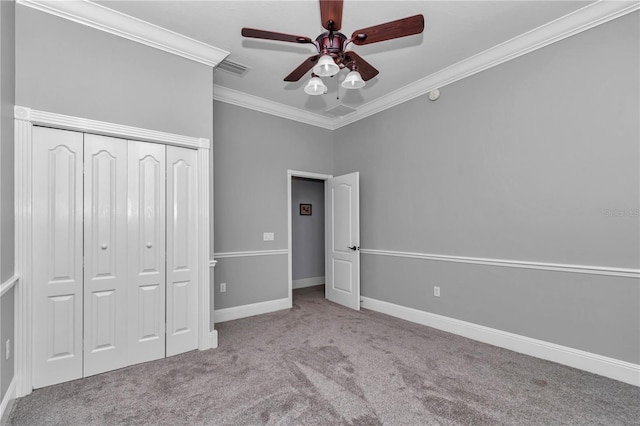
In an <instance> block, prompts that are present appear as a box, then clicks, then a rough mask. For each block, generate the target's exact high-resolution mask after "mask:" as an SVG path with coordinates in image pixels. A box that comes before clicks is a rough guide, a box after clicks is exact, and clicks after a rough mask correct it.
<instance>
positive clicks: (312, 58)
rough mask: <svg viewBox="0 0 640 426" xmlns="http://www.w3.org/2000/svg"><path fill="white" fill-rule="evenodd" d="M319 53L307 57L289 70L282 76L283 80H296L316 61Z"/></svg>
mask: <svg viewBox="0 0 640 426" xmlns="http://www.w3.org/2000/svg"><path fill="white" fill-rule="evenodd" d="M319 57H320V55H314V56H310V57H308V58H307V59H306V60H305V61H304V62H303V63H301V64H300V65H299V66H298V68H296V69H295V70H293V71H291V74H289V75H288V76H286V77H285V78H284V81H298V80H300V79H301V78H302V76H303V75H305V74H306V73H307V72H308V71H309V70H310V69H311V68H313V66H314V65H315V64H316V62H318V58H319Z"/></svg>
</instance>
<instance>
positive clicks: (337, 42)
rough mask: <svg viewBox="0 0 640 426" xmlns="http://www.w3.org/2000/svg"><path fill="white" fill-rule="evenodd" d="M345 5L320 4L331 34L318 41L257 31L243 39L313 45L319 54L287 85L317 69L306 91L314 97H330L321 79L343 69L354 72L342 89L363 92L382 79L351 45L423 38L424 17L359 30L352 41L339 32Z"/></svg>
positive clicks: (330, 0)
mask: <svg viewBox="0 0 640 426" xmlns="http://www.w3.org/2000/svg"><path fill="white" fill-rule="evenodd" d="M342 5H343V1H342V0H320V17H321V19H322V26H323V27H324V29H326V30H327V31H325V32H323V33H322V34H320V35H319V36H318V37H316V39H315V41H314V40H311V39H310V38H309V37H304V36H297V35H291V34H283V33H276V32H273V31H265V30H258V29H255V28H243V29H242V35H243V36H244V37H250V38H259V39H264V40H276V41H286V42H289V43H301V44H313V45H314V46H315V47H316V49H317V50H318V54H317V55H313V56H310V57H309V58H307V59H306V60H305V61H304V62H303V63H301V64H300V65H299V66H298V67H297V68H296V69H294V70H293V71H292V72H291V73H290V74H289V75H288V76H286V77H285V78H284V81H298V80H300V78H302V76H304V75H305V74H306V73H307V72H308V71H309V70H311V69H313V73H312V74H311V77H312V78H311V80H310V81H309V83H308V84H307V86H306V87H305V89H304V91H305V92H306V93H307V94H310V95H321V94H323V93H326V91H327V86H325V84H324V83H323V82H322V80H321V79H320V78H319V77H329V76H333V75H336V74H337V73H338V72H339V71H340V70H341V69H343V68H347V69H348V70H349V71H350V72H349V74H347V76H346V78H345V79H344V81H343V82H342V87H344V88H347V89H358V88H361V87H363V86H364V85H365V81H368V80H370V79H372V78H373V77H375V76H376V75H378V72H379V71H378V70H377V69H375V68H374V67H373V66H372V65H371V64H369V63H368V62H367V61H365V60H364V59H362V57H361V56H360V55H358V54H357V53H356V52H354V51H352V50H345V49H346V47H347V46H348V45H349V44H351V43H353V44H355V45H358V46H362V45H365V44H371V43H378V42H381V41H386V40H392V39H394V38H400V37H406V36H410V35H414V34H420V33H421V32H422V31H423V30H424V17H423V16H422V15H415V16H410V17H408V18H403V19H398V20H396V21H391V22H386V23H384V24H379V25H374V26H372V27H368V28H363V29H360V30H356V31H354V32H353V34H352V35H351V38H347V36H345V35H344V34H342V33H341V32H339V30H340V27H341V26H342Z"/></svg>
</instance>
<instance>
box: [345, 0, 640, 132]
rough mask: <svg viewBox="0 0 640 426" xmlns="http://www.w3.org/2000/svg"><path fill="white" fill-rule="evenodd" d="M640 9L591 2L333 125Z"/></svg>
mask: <svg viewBox="0 0 640 426" xmlns="http://www.w3.org/2000/svg"><path fill="white" fill-rule="evenodd" d="M638 9H640V2H638V1H633V2H629V1H617V0H599V1H597V2H595V3H591V4H589V5H587V6H585V7H583V8H581V9H578V10H576V11H574V12H572V13H570V14H568V15H565V16H563V17H560V18H558V19H556V20H554V21H551V22H548V23H546V24H544V25H542V26H540V27H538V28H535V29H533V30H531V31H528V32H526V33H523V34H521V35H519V36H516V37H514V38H512V39H510V40H507V41H505V42H504V43H501V44H498V45H496V46H494V47H491V48H489V49H487V50H485V51H483V52H480V53H478V54H476V55H474V56H471V57H469V58H467V59H464V60H462V61H460V62H457V63H455V64H453V65H451V66H449V67H447V68H444V69H442V70H440V71H437V72H435V73H433V74H431V75H429V76H427V77H424V78H422V79H420V80H418V81H416V82H414V83H412V84H409V85H407V86H404V87H402V88H401V89H398V90H396V91H394V92H391V93H390V94H388V95H386V96H384V97H382V98H379V99H376V100H375V101H372V102H369V103H366V104H364V105H362V106H360V107H358V109H357V111H356V112H354V113H353V114H349V115H348V116H346V117H344V118H342V119H339V120H337V121H336V123H334V126H335V128H340V127H343V126H346V125H348V124H351V123H354V122H356V121H358V120H362V119H363V118H366V117H368V116H370V115H373V114H376V113H378V112H381V111H384V110H386V109H389V108H392V107H394V106H396V105H399V104H401V103H404V102H407V101H409V100H411V99H414V98H417V97H418V96H422V95H424V94H427V93H429V92H430V91H432V90H434V89H438V88H441V87H444V86H446V85H448V84H451V83H454V82H456V81H459V80H462V79H463V78H467V77H470V76H472V75H474V74H477V73H479V72H482V71H484V70H486V69H489V68H493V67H495V66H497V65H500V64H502V63H504V62H507V61H510V60H512V59H516V58H518V57H520V56H523V55H526V54H527V53H530V52H533V51H535V50H538V49H540V48H543V47H545V46H548V45H550V44H553V43H556V42H558V41H560V40H564V39H565V38H568V37H571V36H573V35H575V34H578V33H581V32H583V31H586V30H588V29H590V28H593V27H596V26H598V25H602V24H604V23H606V22H609V21H611V20H613V19H615V18H619V17H621V16H624V15H626V14H628V13H631V12H634V11H636V10H638Z"/></svg>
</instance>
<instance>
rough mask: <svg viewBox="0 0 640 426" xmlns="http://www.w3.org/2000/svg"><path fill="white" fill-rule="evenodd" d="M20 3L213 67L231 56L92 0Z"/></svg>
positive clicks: (18, 1) (21, 1) (36, 0)
mask: <svg viewBox="0 0 640 426" xmlns="http://www.w3.org/2000/svg"><path fill="white" fill-rule="evenodd" d="M17 3H18V4H20V5H23V6H27V7H30V8H33V9H36V10H39V11H41V12H45V13H49V14H51V15H55V16H58V17H60V18H64V19H67V20H69V21H73V22H76V23H78V24H82V25H86V26H88V27H91V28H95V29H97V30H100V31H104V32H107V33H109V34H113V35H115V36H118V37H122V38H126V39H128V40H131V41H134V42H136V43H140V44H144V45H146V46H150V47H153V48H155V49H159V50H162V51H165V52H168V53H171V54H173V55H177V56H181V57H183V58H186V59H189V60H192V61H195V62H199V63H201V64H205V65H208V66H211V67H214V68H215V67H216V66H218V64H219V63H220V62H222V61H223V60H224V58H226V57H227V56H229V52H227V51H225V50H222V49H219V48H217V47H214V46H211V45H209V44H206V43H203V42H201V41H198V40H195V39H193V38H190V37H187V36H184V35H182V34H178V33H176V32H174V31H170V30H167V29H165V28H162V27H159V26H157V25H154V24H151V23H149V22H146V21H143V20H141V19H138V18H134V17H133V16H129V15H126V14H124V13H121V12H118V11H115V10H113V9H109V8H108V7H105V6H102V5H99V4H96V3H93V2H91V1H86V0H84V1H42V0H17Z"/></svg>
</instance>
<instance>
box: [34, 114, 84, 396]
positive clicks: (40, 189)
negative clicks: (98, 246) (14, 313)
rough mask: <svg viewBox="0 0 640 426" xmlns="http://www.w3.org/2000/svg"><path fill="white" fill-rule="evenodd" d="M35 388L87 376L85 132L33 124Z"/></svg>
mask: <svg viewBox="0 0 640 426" xmlns="http://www.w3.org/2000/svg"><path fill="white" fill-rule="evenodd" d="M32 155H33V157H32V160H33V162H32V165H33V182H32V184H33V199H32V208H33V210H32V215H33V216H32V219H33V241H32V246H33V287H32V289H33V387H34V388H40V387H43V386H48V385H53V384H56V383H61V382H65V381H68V380H74V379H78V378H80V377H82V160H83V158H82V157H83V155H82V133H75V132H70V131H65V130H54V129H47V128H42V127H34V128H33V152H32Z"/></svg>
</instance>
